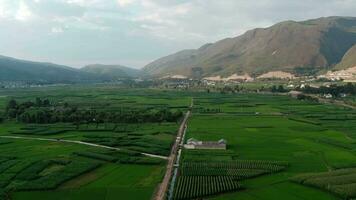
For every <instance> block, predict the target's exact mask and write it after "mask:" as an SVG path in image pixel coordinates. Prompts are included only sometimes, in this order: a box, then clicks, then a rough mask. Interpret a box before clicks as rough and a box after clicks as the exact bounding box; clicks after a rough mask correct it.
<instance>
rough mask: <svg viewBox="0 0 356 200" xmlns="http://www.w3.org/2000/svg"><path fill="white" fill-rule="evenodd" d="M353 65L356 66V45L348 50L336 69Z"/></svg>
mask: <svg viewBox="0 0 356 200" xmlns="http://www.w3.org/2000/svg"><path fill="white" fill-rule="evenodd" d="M351 67H356V45H354V46H353V47H351V48H350V49H349V50H348V51H347V52H346V54H345V56H344V57H343V58H342V60H341V62H340V63H339V64H338V65H337V66H336V69H347V68H351Z"/></svg>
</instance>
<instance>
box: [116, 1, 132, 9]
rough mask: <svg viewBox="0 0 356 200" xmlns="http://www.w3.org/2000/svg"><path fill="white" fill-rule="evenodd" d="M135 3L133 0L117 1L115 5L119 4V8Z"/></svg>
mask: <svg viewBox="0 0 356 200" xmlns="http://www.w3.org/2000/svg"><path fill="white" fill-rule="evenodd" d="M134 2H135V0H117V3H118V4H119V6H121V7H125V6H128V5H130V4H133V3H134Z"/></svg>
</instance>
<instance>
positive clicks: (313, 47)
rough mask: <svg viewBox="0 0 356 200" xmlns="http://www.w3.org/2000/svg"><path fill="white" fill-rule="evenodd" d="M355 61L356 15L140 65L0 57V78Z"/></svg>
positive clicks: (252, 34)
mask: <svg viewBox="0 0 356 200" xmlns="http://www.w3.org/2000/svg"><path fill="white" fill-rule="evenodd" d="M355 66H356V18H355V17H324V18H318V19H312V20H307V21H300V22H296V21H285V22H281V23H277V24H275V25H273V26H271V27H268V28H257V29H253V30H250V31H247V32H246V33H244V34H242V35H240V36H237V37H233V38H226V39H223V40H220V41H218V42H215V43H209V44H205V45H203V46H201V47H200V48H198V49H190V50H183V51H180V52H177V53H175V54H172V55H168V56H166V57H163V58H160V59H158V60H156V61H153V62H152V63H150V64H148V65H147V66H145V67H144V68H143V69H142V70H138V69H133V68H129V67H125V66H121V65H101V64H94V65H88V66H85V67H83V68H81V69H76V68H71V67H68V66H63V65H57V64H52V63H43V62H33V61H26V60H20V59H15V58H10V57H6V56H0V82H1V81H31V82H43V83H78V82H79V83H80V82H103V81H112V80H118V79H123V78H137V77H143V76H144V77H147V76H151V77H170V76H171V77H174V76H176V77H195V78H202V77H215V76H224V77H229V76H230V77H241V76H244V77H250V76H251V77H264V74H283V73H284V74H285V73H287V74H286V75H287V76H294V75H296V76H298V75H315V74H322V73H326V72H327V71H330V70H331V71H335V70H345V69H348V68H352V67H355Z"/></svg>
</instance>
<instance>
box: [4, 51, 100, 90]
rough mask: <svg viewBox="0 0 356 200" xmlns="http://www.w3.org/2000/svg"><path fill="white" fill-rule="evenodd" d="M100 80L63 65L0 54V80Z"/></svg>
mask: <svg viewBox="0 0 356 200" xmlns="http://www.w3.org/2000/svg"><path fill="white" fill-rule="evenodd" d="M101 80H103V77H100V76H97V75H93V74H90V73H87V72H82V71H80V70H77V69H74V68H70V67H67V66H63V65H56V64H52V63H42V62H32V61H26V60H19V59H15V58H10V57H5V56H0V81H24V82H38V83H76V82H93V81H101Z"/></svg>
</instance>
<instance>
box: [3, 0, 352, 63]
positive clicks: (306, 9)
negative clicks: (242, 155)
mask: <svg viewBox="0 0 356 200" xmlns="http://www.w3.org/2000/svg"><path fill="white" fill-rule="evenodd" d="M334 15H338V16H356V0H258V1H252V0H0V55H6V56H12V57H17V58H22V59H29V60H36V61H48V62H54V63H59V64H66V65H70V66H73V67H81V66H83V65H86V64H90V63H103V64H122V65H127V66H131V67H137V68H139V67H143V66H144V65H145V64H147V63H149V62H150V61H153V60H155V59H157V58H159V57H162V56H165V55H168V54H170V53H174V52H176V51H179V50H182V49H187V48H198V47H200V46H201V45H203V44H205V43H208V42H214V41H217V40H220V39H223V38H225V37H234V36H237V35H239V34H242V33H243V32H245V31H246V30H249V29H252V28H256V27H267V26H270V25H272V24H274V23H276V22H280V21H284V20H304V19H310V18H318V17H323V16H334Z"/></svg>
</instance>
